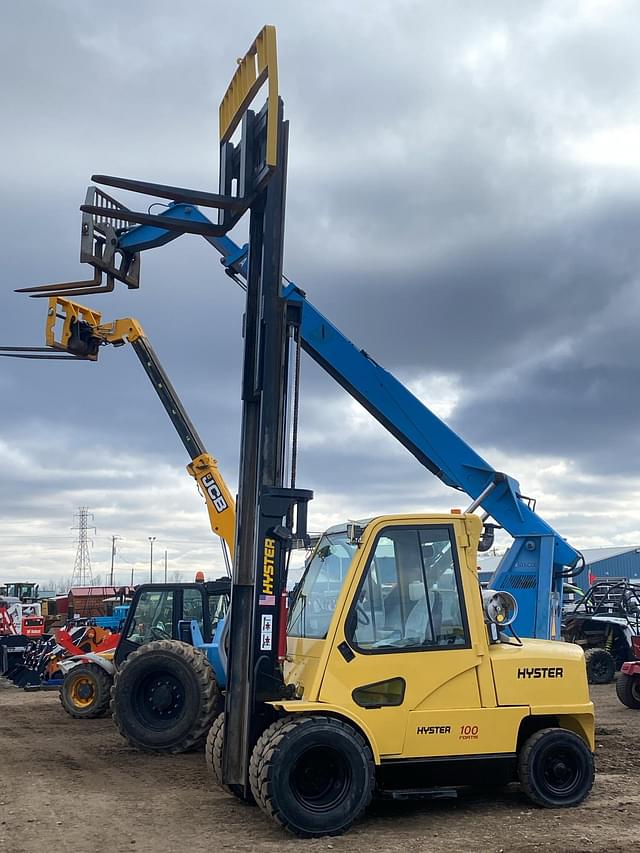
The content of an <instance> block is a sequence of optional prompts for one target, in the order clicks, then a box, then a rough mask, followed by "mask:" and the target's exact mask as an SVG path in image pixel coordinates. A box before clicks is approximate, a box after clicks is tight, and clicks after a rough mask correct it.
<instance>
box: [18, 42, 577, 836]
mask: <svg viewBox="0 0 640 853" xmlns="http://www.w3.org/2000/svg"><path fill="white" fill-rule="evenodd" d="M263 85H266V86H267V87H268V95H267V102H266V104H265V106H264V107H263V108H262V109H260V110H259V111H258V112H257V113H254V111H253V110H251V109H249V106H250V104H251V103H252V102H253V100H254V99H255V98H256V97H257V95H258V93H259V91H260V90H261V88H262V86H263ZM238 136H239V139H238ZM287 137H288V123H287V122H286V121H285V120H284V108H283V103H282V100H281V99H280V97H279V95H278V89H277V64H276V43H275V30H274V29H273V28H272V27H265V28H264V29H263V31H262V32H261V33H260V34H259V36H258V37H257V39H256V40H255V42H254V43H253V45H252V46H251V48H250V50H249V51H248V53H247V54H246V55H245V56H244V57H243V58H242V59H241V60H240V61H239V64H238V68H237V70H236V73H235V74H234V77H233V79H232V82H231V84H230V86H229V88H228V90H227V92H226V94H225V96H224V98H223V101H222V103H221V107H220V153H221V168H220V192H219V193H217V194H216V193H208V192H202V191H196V190H187V189H184V188H176V187H167V186H165V185H160V184H150V183H147V182H142V181H137V180H130V179H125V178H116V177H111V176H105V175H99V176H94V177H93V180H95V181H96V182H98V183H102V184H105V185H107V186H115V187H121V188H123V189H127V190H131V191H133V192H140V193H145V194H147V195H153V196H156V197H159V198H168V199H171V200H172V203H171V204H169V205H168V206H167V208H166V209H165V210H164V211H163V212H162V213H159V214H150V213H143V212H137V211H131V210H129V209H128V208H126V207H124V206H123V205H120V204H119V203H118V202H117V201H116V200H115V199H112V198H111V197H108V196H106V194H104V193H102V191H101V190H97V189H96V188H95V187H92V188H90V190H89V192H88V195H87V202H86V203H85V204H84V205H83V206H82V208H81V209H82V211H83V214H84V215H85V216H86V217H88V219H86V220H84V219H83V241H85V240H86V239H87V234H91V235H92V236H93V239H94V246H93V249H92V250H90V251H88V253H87V254H86V255H85V257H84V259H85V260H86V261H87V262H88V263H90V264H91V265H92V266H93V268H94V270H95V275H94V278H93V279H91V280H89V281H87V282H84V283H82V282H70V283H67V284H65V285H47V286H45V287H44V289H43V288H42V287H39V288H29V289H28V290H29V292H31V293H32V295H34V296H41V295H47V293H49V294H50V293H51V292H52V289H56V288H57V289H58V291H57V292H64V293H66V294H67V295H71V294H72V292H74V288H75V292H77V293H80V292H108V291H110V290H112V289H113V287H114V283H115V281H121V282H123V283H124V284H126V285H127V286H128V287H135V286H138V276H139V255H138V253H139V252H140V251H142V250H144V249H147V248H151V247H153V246H158V245H162V244H163V243H166V242H169V241H170V240H172V239H175V238H176V237H178V236H180V234H183V233H192V234H199V235H201V236H203V237H204V238H205V239H206V240H207V241H208V242H210V243H212V244H213V245H214V247H215V248H217V249H218V250H219V251H220V252H221V254H222V256H223V264H224V267H225V270H226V271H227V272H228V273H229V275H230V276H231V278H233V279H234V280H235V281H237V282H240V280H242V281H243V282H244V281H246V285H245V286H246V292H247V301H246V311H245V328H244V348H245V349H244V367H243V379H242V405H243V417H242V440H241V466H240V478H239V496H238V508H237V528H236V529H237V533H236V549H235V562H234V573H233V585H232V594H231V609H230V618H229V620H228V621H229V645H228V653H229V661H228V669H227V691H226V696H225V711H224V714H223V715H221V716H220V717H219V718H218V719H217V720H216V722H215V723H214V725H213V726H212V729H211V732H210V734H209V738H208V745H207V755H208V757H209V762H210V764H211V766H212V768H213V770H214V773H215V776H216V778H217V780H218V781H219V782H220V783H221V784H222V785H223V787H224V788H225V789H226V790H227V791H229V792H230V793H232V794H233V795H235V796H237V797H239V798H241V799H244V800H254V801H255V802H256V803H257V804H258V805H259V806H260V808H261V809H262V810H263V811H264V812H265V813H266V814H267V815H268V816H269V817H270V818H272V819H273V820H275V821H276V822H277V823H278V824H279V825H281V826H283V827H285V828H286V829H288V830H290V831H291V832H293V833H295V834H297V835H299V836H305V837H316V836H323V835H338V834H340V833H342V832H344V831H345V830H347V829H348V828H349V826H350V825H351V824H352V823H353V822H354V820H356V819H357V818H358V817H359V816H360V815H361V814H362V812H363V811H364V809H365V808H366V807H367V806H368V804H369V803H370V802H371V800H372V798H373V796H374V795H376V796H381V797H390V798H393V799H406V798H409V797H427V796H434V795H439V794H440V793H442V792H443V790H444V791H447V792H448V791H449V790H450V791H451V792H453V790H455V789H456V788H457V787H459V786H464V785H468V784H470V783H472V782H474V781H477V780H479V781H481V782H482V781H486V780H487V778H490V779H491V781H505V782H507V781H519V782H520V784H521V786H522V788H523V790H524V792H525V793H526V794H527V795H528V797H529V798H530V799H531V800H532V801H533V802H534V803H536V804H538V805H540V806H545V807H565V806H572V805H577V804H578V803H580V802H582V801H583V800H584V798H585V797H586V796H587V794H588V793H589V791H590V789H591V786H592V783H593V777H594V762H593V749H594V713H593V705H592V703H591V702H590V700H589V694H588V685H587V680H586V674H585V665H584V655H583V652H582V650H581V649H579V648H578V647H576V646H572V645H570V644H565V643H556V642H549V641H547V640H544V639H520V637H519V634H520V635H522V636H525V637H552V638H557V637H558V636H559V612H560V605H561V594H562V593H561V589H562V583H563V578H566V577H567V576H569V575H570V574H571V573H572V571H574V570H575V568H576V566H577V564H578V563H579V561H580V554H579V553H578V552H577V551H576V550H575V549H573V548H572V547H571V546H570V545H569V543H567V542H566V540H564V539H563V538H562V537H561V536H560V535H559V534H558V533H556V531H554V530H553V528H551V527H550V526H549V525H548V524H547V523H546V522H544V520H543V519H542V518H540V516H539V515H538V514H537V513H536V511H535V502H533V501H532V500H531V499H528V498H526V497H525V496H523V495H522V494H521V491H520V488H519V485H518V483H517V481H515V480H514V479H513V478H511V477H509V476H508V475H505V474H502V473H500V472H496V471H495V470H494V469H493V468H491V466H490V465H488V463H486V462H485V460H483V459H482V458H481V457H480V456H479V455H478V454H476V453H475V452H474V451H472V449H471V448H470V447H468V445H466V444H465V443H464V442H463V441H462V439H460V438H459V437H458V436H456V435H455V433H453V432H452V431H451V430H450V429H449V428H448V427H446V425H445V424H443V423H442V422H441V421H439V419H437V418H436V416H435V415H434V414H433V413H432V412H430V411H429V410H428V409H427V408H426V407H425V406H424V405H423V404H422V403H421V402H420V401H418V400H417V399H416V398H415V397H413V395H411V394H410V392H409V391H408V390H407V389H406V388H404V386H402V385H401V383H399V382H398V381H397V380H395V379H394V378H393V377H392V376H391V375H390V374H389V373H387V372H386V371H384V370H383V369H382V368H381V367H380V366H379V365H377V364H376V362H375V361H373V359H371V358H370V356H368V355H367V353H365V352H364V351H362V350H359V349H357V348H356V347H354V346H353V344H351V342H350V341H349V340H348V339H346V338H345V336H344V335H342V333H341V332H340V331H339V330H338V329H336V327H335V326H334V325H333V324H332V323H330V322H329V321H328V320H327V319H326V318H324V317H323V316H322V315H321V314H320V312H318V311H317V310H316V309H315V308H314V307H313V306H312V305H311V304H310V303H309V301H308V300H307V299H306V296H305V294H304V293H303V292H302V291H301V290H300V288H298V287H296V286H295V285H294V284H292V283H289V282H287V285H286V286H283V276H282V254H283V234H284V208H285V187H286V162H287ZM234 139H237V141H234ZM105 199H106V201H105ZM105 205H107V206H108V208H107V210H105ZM199 207H211V208H214V209H217V210H218V220H217V223H213V222H211V221H210V220H209V219H208V218H207V217H206V216H204V214H202V213H201V211H200V210H199ZM247 212H248V213H249V227H248V230H249V241H248V244H247V245H246V246H244V247H237V246H236V245H235V244H234V243H233V242H232V241H231V240H230V238H229V237H228V232H229V230H230V229H231V228H232V227H234V226H235V225H236V224H238V222H239V220H240V218H241V217H242V216H243V215H244V214H245V213H247ZM85 225H86V228H85V227H84V226H85ZM91 229H92V230H91ZM100 229H102V231H100ZM109 229H111V230H110V231H109ZM96 235H97V236H96ZM83 245H86V243H83ZM96 247H97V248H96ZM116 256H117V260H116ZM103 274H104V275H106V285H103V284H102V277H103ZM61 288H62V290H61ZM85 288H86V291H85ZM301 349H304V350H305V352H307V353H308V354H310V355H311V356H312V358H314V360H316V361H317V362H318V363H319V364H320V365H321V366H322V367H323V368H324V369H326V370H327V371H328V373H329V374H330V375H331V376H332V377H333V378H334V379H336V381H338V382H339V383H340V384H341V385H342V387H343V388H345V389H346V390H347V391H348V392H349V393H351V394H352V395H353V396H354V398H355V399H357V400H358V401H359V402H361V403H362V404H363V405H364V406H365V408H367V410H368V411H370V412H371V413H372V414H373V415H374V417H376V418H377V419H378V420H379V422H380V423H382V424H383V425H384V426H385V427H386V428H387V429H389V431H390V432H391V433H392V434H393V435H394V436H396V437H397V438H398V440H400V441H401V443H402V444H403V445H404V446H405V447H407V449H409V450H410V452H412V453H413V454H414V455H415V456H416V458H417V459H418V460H419V461H420V462H421V463H422V464H423V465H424V466H425V467H426V468H427V469H428V470H430V471H431V472H432V473H434V474H436V475H437V476H438V477H440V478H441V479H442V480H443V481H444V482H445V483H447V484H449V485H450V486H452V487H454V488H456V489H458V490H459V491H461V492H464V493H467V494H469V495H470V496H471V497H472V503H471V504H470V506H468V507H467V509H466V511H465V512H450V513H442V514H429V515H425V514H407V515H388V516H381V517H377V518H374V519H369V520H365V521H361V522H358V523H355V522H349V523H345V524H343V525H339V526H338V527H335V528H332V529H330V530H329V531H327V532H326V534H325V535H324V536H323V537H322V538H321V540H320V542H319V543H318V545H317V546H316V549H315V551H314V554H313V557H312V559H311V560H310V562H309V564H308V566H307V569H306V572H305V575H304V577H303V579H302V581H301V583H300V585H299V587H298V590H297V593H296V595H295V598H294V601H293V604H292V607H291V612H290V616H289V618H287V607H286V596H285V590H286V580H287V568H288V560H289V555H290V550H291V542H292V541H293V539H301V538H302V539H304V537H305V536H306V520H307V509H308V504H309V502H310V500H311V499H312V497H313V493H312V492H311V491H309V490H304V489H300V488H298V487H297V485H296V466H297V462H296V455H297V437H296V427H297V411H298V394H299V365H300V359H299V355H300V351H301ZM290 373H293V381H292V382H290ZM289 422H290V423H289ZM290 424H291V425H290ZM478 509H480V510H481V511H482V515H480V516H479V515H477V514H476V511H477V510H478ZM491 519H493V520H494V521H495V522H496V523H497V524H500V525H502V526H503V527H504V528H505V529H506V530H508V531H509V533H511V534H512V535H513V537H514V544H513V546H512V548H511V549H510V552H509V554H508V555H507V556H506V558H505V560H503V562H502V563H501V566H500V567H499V569H498V572H497V573H496V576H495V577H494V579H493V585H494V586H498V587H500V588H499V589H488V590H484V591H483V590H481V588H480V586H479V584H478V580H477V552H478V550H480V549H482V548H486V547H490V543H491V541H492V537H493V529H494V527H495V525H494V524H493V523H492V522H491ZM509 586H510V587H511V588H512V589H513V590H514V591H515V592H517V596H518V602H516V600H515V598H514V596H513V595H512V594H511V592H510V591H509V589H508V588H507V587H509ZM518 605H519V606H520V609H519V612H518ZM287 622H288V629H287Z"/></svg>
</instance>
